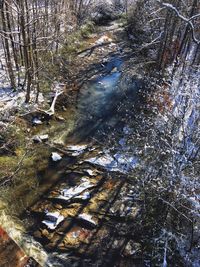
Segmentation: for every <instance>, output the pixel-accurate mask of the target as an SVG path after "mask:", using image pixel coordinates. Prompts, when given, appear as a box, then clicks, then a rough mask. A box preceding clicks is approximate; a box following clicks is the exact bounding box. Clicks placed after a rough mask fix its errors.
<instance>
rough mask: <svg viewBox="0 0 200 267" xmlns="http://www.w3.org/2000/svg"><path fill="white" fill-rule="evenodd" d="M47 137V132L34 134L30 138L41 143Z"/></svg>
mask: <svg viewBox="0 0 200 267" xmlns="http://www.w3.org/2000/svg"><path fill="white" fill-rule="evenodd" d="M48 139H49V136H48V134H44V135H35V136H33V138H32V140H33V141H34V142H35V143H42V142H46V141H47V140H48Z"/></svg>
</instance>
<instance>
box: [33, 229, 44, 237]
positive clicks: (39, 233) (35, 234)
mask: <svg viewBox="0 0 200 267" xmlns="http://www.w3.org/2000/svg"><path fill="white" fill-rule="evenodd" d="M33 235H34V237H35V238H39V239H40V238H42V233H41V231H39V230H37V231H35V232H34V233H33Z"/></svg>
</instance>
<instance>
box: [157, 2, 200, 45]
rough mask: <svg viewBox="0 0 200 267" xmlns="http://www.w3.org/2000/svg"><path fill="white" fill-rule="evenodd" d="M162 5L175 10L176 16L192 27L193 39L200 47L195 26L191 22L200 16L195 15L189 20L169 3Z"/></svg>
mask: <svg viewBox="0 0 200 267" xmlns="http://www.w3.org/2000/svg"><path fill="white" fill-rule="evenodd" d="M162 5H163V6H164V7H166V8H168V9H170V10H173V11H174V12H175V13H176V15H177V16H178V17H179V18H180V19H181V20H183V21H184V22H185V23H186V24H187V25H188V26H189V27H190V29H191V32H192V39H193V41H194V42H195V43H196V44H197V45H199V44H200V40H198V39H197V37H196V36H195V32H194V25H193V23H192V22H191V20H193V19H195V18H197V17H198V16H200V14H197V15H195V16H193V17H191V18H189V19H188V18H186V17H184V16H183V15H181V14H180V12H179V11H178V10H177V8H176V7H174V6H173V5H171V4H169V3H163V4H162Z"/></svg>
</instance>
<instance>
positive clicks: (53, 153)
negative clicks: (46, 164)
mask: <svg viewBox="0 0 200 267" xmlns="http://www.w3.org/2000/svg"><path fill="white" fill-rule="evenodd" d="M51 158H52V160H53V161H60V160H61V159H62V157H61V155H60V154H58V153H57V152H52V154H51Z"/></svg>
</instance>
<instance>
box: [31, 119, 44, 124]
mask: <svg viewBox="0 0 200 267" xmlns="http://www.w3.org/2000/svg"><path fill="white" fill-rule="evenodd" d="M32 122H33V124H34V125H41V124H42V121H41V120H40V119H38V118H34V119H33V121H32Z"/></svg>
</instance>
